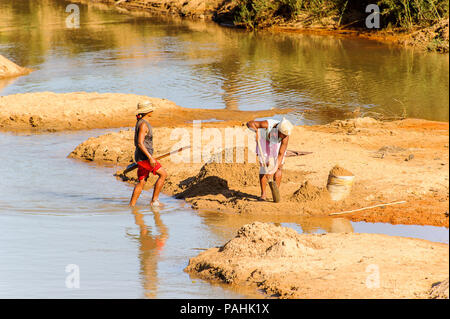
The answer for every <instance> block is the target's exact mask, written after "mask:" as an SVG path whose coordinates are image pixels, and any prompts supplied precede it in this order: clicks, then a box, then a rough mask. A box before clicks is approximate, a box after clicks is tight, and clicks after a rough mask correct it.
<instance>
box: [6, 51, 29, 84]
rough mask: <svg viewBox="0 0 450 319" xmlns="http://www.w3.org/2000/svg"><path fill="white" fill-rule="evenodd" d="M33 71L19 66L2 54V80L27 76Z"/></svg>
mask: <svg viewBox="0 0 450 319" xmlns="http://www.w3.org/2000/svg"><path fill="white" fill-rule="evenodd" d="M31 71H32V70H30V69H27V68H23V67H21V66H18V65H17V64H15V63H14V62H12V61H10V60H8V59H7V58H5V57H4V56H3V55H1V54H0V79H3V78H10V77H15V76H20V75H25V74H28V73H30V72H31Z"/></svg>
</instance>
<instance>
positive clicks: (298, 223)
mask: <svg viewBox="0 0 450 319" xmlns="http://www.w3.org/2000/svg"><path fill="white" fill-rule="evenodd" d="M199 214H200V216H201V217H202V218H203V220H204V223H205V225H207V226H208V228H209V230H210V232H211V233H213V234H215V235H216V236H218V237H219V238H222V239H223V242H224V243H225V242H226V241H228V240H230V239H231V238H234V236H235V235H236V231H237V230H238V229H239V228H240V227H242V226H244V225H246V224H249V223H253V222H262V223H274V224H276V225H280V226H284V227H290V228H293V229H295V230H297V231H298V232H299V233H305V234H313V233H353V232H354V229H353V226H352V223H351V222H350V221H349V220H348V219H345V218H330V217H305V216H295V215H284V216H279V215H274V214H271V215H266V216H264V215H261V216H258V215H241V214H223V213H217V212H207V211H204V212H200V213H199Z"/></svg>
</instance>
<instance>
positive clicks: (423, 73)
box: [0, 0, 449, 124]
mask: <svg viewBox="0 0 450 319" xmlns="http://www.w3.org/2000/svg"><path fill="white" fill-rule="evenodd" d="M69 3H70V2H69V1H65V0H55V1H50V0H15V1H9V0H0V50H1V52H2V54H3V55H5V56H7V57H10V58H13V59H14V61H16V62H17V63H18V64H20V65H23V66H26V67H31V68H35V69H37V70H38V71H36V72H34V73H32V74H30V75H28V76H26V77H22V78H19V79H18V80H17V81H16V82H14V83H12V84H10V85H9V86H7V87H5V88H3V89H1V88H0V90H1V91H0V92H1V94H3V95H4V94H12V93H24V92H31V91H55V92H69V91H97V92H124V93H136V94H145V95H152V96H158V97H164V98H167V99H170V100H173V101H175V102H176V103H178V104H180V105H183V106H186V107H204V108H228V109H243V110H251V109H269V108H286V107H288V108H296V109H297V110H298V111H297V112H294V113H293V114H291V116H292V117H296V116H297V115H298V114H300V113H301V111H303V110H305V109H307V110H314V112H310V113H306V114H305V119H304V122H305V123H306V124H312V123H325V122H329V121H331V120H334V119H336V118H343V117H345V113H346V112H348V111H352V110H354V109H355V108H357V107H360V108H361V110H362V111H363V112H364V111H367V110H371V111H376V112H381V113H385V114H388V115H401V114H403V113H406V114H407V115H408V116H411V117H422V118H428V119H435V120H448V112H449V93H448V86H449V73H448V67H449V64H448V63H449V61H448V57H447V56H444V55H439V54H431V53H419V52H414V51H412V50H407V49H403V48H394V47H390V46H386V45H382V44H378V43H375V42H371V41H366V40H350V39H343V38H335V37H330V36H311V35H301V34H271V33H247V32H243V31H241V30H234V29H229V28H222V27H219V26H217V25H216V24H212V23H208V22H197V21H195V22H194V21H189V20H181V19H172V18H166V17H152V16H150V15H149V14H145V13H135V14H133V15H130V14H123V13H120V12H118V11H116V10H105V8H107V7H105V6H104V5H100V4H89V5H85V4H82V5H80V14H81V17H80V18H81V27H80V28H79V29H76V30H71V29H66V28H65V25H64V23H65V18H66V16H67V13H66V12H65V7H66V5H67V4H69Z"/></svg>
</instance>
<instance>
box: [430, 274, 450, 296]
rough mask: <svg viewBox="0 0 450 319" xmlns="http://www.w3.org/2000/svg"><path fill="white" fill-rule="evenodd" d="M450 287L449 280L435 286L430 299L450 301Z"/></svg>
mask: <svg viewBox="0 0 450 319" xmlns="http://www.w3.org/2000/svg"><path fill="white" fill-rule="evenodd" d="M448 292H449V286H448V278H447V279H445V280H444V281H441V282H438V283H436V284H433V287H432V288H431V289H430V298H432V299H449V297H448V296H449V295H448Z"/></svg>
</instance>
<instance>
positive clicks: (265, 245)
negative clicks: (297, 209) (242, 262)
mask: <svg viewBox="0 0 450 319" xmlns="http://www.w3.org/2000/svg"><path fill="white" fill-rule="evenodd" d="M318 248H320V247H319V246H317V245H312V244H311V243H309V242H308V241H305V240H302V238H301V236H300V235H299V234H298V233H297V232H296V231H295V230H293V229H291V228H286V227H279V226H275V225H273V224H267V223H260V222H255V223H252V224H248V225H245V226H243V227H242V228H240V229H239V230H238V232H237V235H236V237H235V238H233V239H232V240H230V241H229V242H228V243H226V244H225V245H224V246H223V247H222V248H221V249H220V250H219V251H220V252H222V253H224V254H225V255H228V256H240V257H244V256H245V257H266V256H267V257H292V256H300V255H303V254H307V253H308V252H311V251H312V250H314V249H318Z"/></svg>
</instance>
